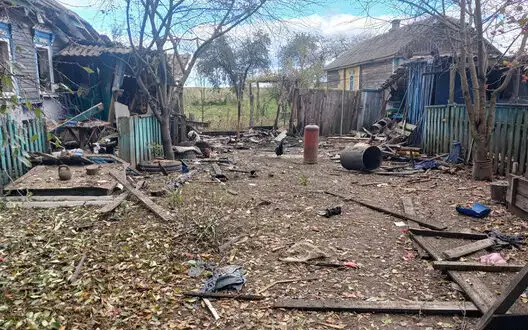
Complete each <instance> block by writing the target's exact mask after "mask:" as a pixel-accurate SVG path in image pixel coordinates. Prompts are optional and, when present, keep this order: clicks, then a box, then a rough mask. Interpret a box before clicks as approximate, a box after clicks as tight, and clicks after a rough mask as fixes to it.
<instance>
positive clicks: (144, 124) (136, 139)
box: [117, 116, 161, 168]
mask: <svg viewBox="0 0 528 330" xmlns="http://www.w3.org/2000/svg"><path fill="white" fill-rule="evenodd" d="M117 129H118V132H119V157H120V158H121V159H123V160H125V161H127V162H129V163H130V166H131V167H132V168H136V166H137V164H139V163H140V162H142V161H148V160H151V159H152V158H153V157H154V156H155V155H153V147H154V146H160V145H161V131H160V124H159V122H158V120H157V119H156V117H154V116H134V117H121V118H118V122H117ZM156 149H159V148H156Z"/></svg>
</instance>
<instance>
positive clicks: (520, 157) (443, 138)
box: [422, 104, 528, 175]
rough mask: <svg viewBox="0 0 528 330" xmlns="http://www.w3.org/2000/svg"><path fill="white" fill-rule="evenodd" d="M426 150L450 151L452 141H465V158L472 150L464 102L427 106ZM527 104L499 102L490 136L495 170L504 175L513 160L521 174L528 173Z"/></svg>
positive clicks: (433, 151)
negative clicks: (460, 103)
mask: <svg viewBox="0 0 528 330" xmlns="http://www.w3.org/2000/svg"><path fill="white" fill-rule="evenodd" d="M425 109H426V110H425V114H426V116H425V127H424V138H423V142H422V144H423V149H424V151H425V152H426V153H428V154H442V153H447V152H450V150H451V148H452V144H453V141H459V142H460V143H461V144H462V148H463V154H464V159H466V157H467V153H468V151H469V150H470V146H471V143H472V139H471V136H470V132H469V122H468V118H467V111H466V107H465V106H464V105H448V106H446V105H439V106H429V107H426V108H425ZM527 150H528V106H526V105H525V106H521V105H511V104H498V105H497V108H496V111H495V127H494V131H493V133H492V136H491V139H490V157H491V159H492V165H493V171H494V173H496V174H500V175H505V174H506V173H510V172H511V168H512V164H513V162H518V163H519V172H518V174H523V173H526V174H528V151H527Z"/></svg>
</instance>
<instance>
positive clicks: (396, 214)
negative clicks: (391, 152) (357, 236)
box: [325, 191, 447, 230]
mask: <svg viewBox="0 0 528 330" xmlns="http://www.w3.org/2000/svg"><path fill="white" fill-rule="evenodd" d="M325 193H326V194H328V195H332V196H335V197H339V198H341V199H343V200H345V201H351V202H354V203H357V204H359V205H362V206H365V207H368V208H369V209H372V210H375V211H378V212H382V213H386V214H389V215H391V216H393V217H396V218H398V219H403V220H409V221H413V222H416V223H417V224H419V225H420V226H423V227H426V228H430V229H435V230H443V229H446V228H447V227H446V226H443V225H436V224H432V223H429V222H427V221H426V220H422V219H417V218H416V217H413V216H410V215H405V214H402V213H399V212H395V211H391V210H388V209H385V208H382V207H380V206H376V205H373V204H370V203H367V202H364V201H360V200H358V199H355V198H352V197H346V196H343V195H340V194H337V193H333V192H330V191H325Z"/></svg>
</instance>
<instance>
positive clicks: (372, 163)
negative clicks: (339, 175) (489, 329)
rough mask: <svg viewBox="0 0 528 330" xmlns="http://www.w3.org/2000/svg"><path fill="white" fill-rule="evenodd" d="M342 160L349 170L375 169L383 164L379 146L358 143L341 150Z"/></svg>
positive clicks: (342, 163) (342, 164)
mask: <svg viewBox="0 0 528 330" xmlns="http://www.w3.org/2000/svg"><path fill="white" fill-rule="evenodd" d="M340 160H341V166H343V167H344V168H346V169H347V170H356V171H373V170H375V169H377V168H378V167H380V166H381V162H382V155H381V150H380V149H379V148H378V147H375V146H371V145H369V144H366V143H356V144H355V145H354V146H352V147H347V148H345V150H343V151H342V152H341V154H340Z"/></svg>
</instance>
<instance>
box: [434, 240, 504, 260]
mask: <svg viewBox="0 0 528 330" xmlns="http://www.w3.org/2000/svg"><path fill="white" fill-rule="evenodd" d="M493 245H495V239H494V238H486V239H482V240H480V241H476V242H472V243H469V244H466V245H462V246H457V247H455V248H452V249H449V250H445V251H444V252H443V253H444V255H445V256H446V259H449V260H452V259H456V258H460V257H463V256H466V255H468V254H471V253H474V252H477V251H480V250H483V249H486V248H489V247H490V246H493Z"/></svg>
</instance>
